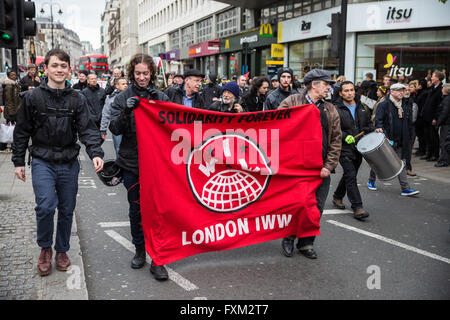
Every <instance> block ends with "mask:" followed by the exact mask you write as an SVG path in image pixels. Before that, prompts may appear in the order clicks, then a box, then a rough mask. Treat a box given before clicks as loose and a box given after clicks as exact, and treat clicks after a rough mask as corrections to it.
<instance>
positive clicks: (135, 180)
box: [123, 170, 145, 246]
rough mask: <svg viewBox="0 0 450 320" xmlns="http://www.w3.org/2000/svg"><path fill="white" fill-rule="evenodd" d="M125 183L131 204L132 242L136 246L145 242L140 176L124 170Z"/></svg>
mask: <svg viewBox="0 0 450 320" xmlns="http://www.w3.org/2000/svg"><path fill="white" fill-rule="evenodd" d="M123 184H124V186H125V188H126V189H127V191H128V195H127V197H128V203H129V205H130V209H129V213H128V216H129V218H130V226H131V237H132V243H133V244H134V245H135V246H139V245H143V244H144V243H145V239H144V231H143V230H142V221H141V204H140V201H141V196H140V192H139V189H140V184H139V176H137V175H135V174H134V173H133V172H131V171H128V170H124V171H123Z"/></svg>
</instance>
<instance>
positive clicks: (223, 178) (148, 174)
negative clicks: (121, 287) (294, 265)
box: [135, 100, 323, 265]
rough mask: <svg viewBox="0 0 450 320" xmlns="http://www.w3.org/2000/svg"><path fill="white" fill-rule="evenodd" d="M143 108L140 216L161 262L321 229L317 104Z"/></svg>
mask: <svg viewBox="0 0 450 320" xmlns="http://www.w3.org/2000/svg"><path fill="white" fill-rule="evenodd" d="M135 118H136V131H137V139H138V152H139V168H140V185H141V190H140V192H141V193H140V194H141V213H142V226H143V230H144V234H145V242H146V248H147V252H148V253H149V255H150V257H151V258H152V260H153V261H154V263H155V264H157V265H165V264H168V263H171V262H173V261H176V260H179V259H182V258H185V257H188V256H191V255H195V254H199V253H204V252H208V251H218V250H229V249H234V248H239V247H243V246H248V245H252V244H256V243H260V242H265V241H270V240H275V239H279V238H283V237H287V236H291V235H296V236H297V237H308V236H315V235H319V234H320V232H319V219H320V214H319V211H318V209H317V207H316V198H315V190H316V189H317V187H318V186H319V185H320V183H321V181H322V180H321V179H320V170H321V169H322V165H323V162H322V130H321V125H320V114H319V110H318V109H317V108H316V107H315V106H314V105H305V106H299V107H295V108H289V109H283V110H274V111H267V112H256V113H241V114H236V113H234V114H233V113H219V112H211V111H206V110H199V109H192V108H187V107H184V106H180V105H176V104H173V103H167V102H159V101H148V100H141V104H140V106H139V108H137V109H136V110H135Z"/></svg>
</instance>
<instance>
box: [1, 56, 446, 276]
mask: <svg viewBox="0 0 450 320" xmlns="http://www.w3.org/2000/svg"><path fill="white" fill-rule="evenodd" d="M45 63H46V65H47V70H46V75H45V77H38V76H37V75H36V67H35V66H34V65H30V66H29V68H28V73H27V75H26V76H25V77H24V78H23V79H21V80H20V81H19V79H18V78H17V75H16V74H15V73H14V72H9V73H8V75H7V78H5V79H1V80H0V83H1V84H2V89H3V93H2V94H1V95H0V96H1V97H3V105H4V108H3V114H4V117H5V119H6V121H7V123H8V124H12V125H14V124H15V125H16V129H15V132H14V142H13V146H12V150H13V158H12V160H13V162H14V164H15V167H16V175H17V177H18V178H20V179H21V180H25V154H26V150H27V148H28V141H29V139H30V138H31V139H32V146H31V148H30V154H31V157H32V158H33V162H32V168H33V171H32V176H33V187H34V190H35V193H36V201H37V207H36V215H37V223H38V231H37V238H38V245H39V246H40V247H41V248H42V250H41V255H40V258H39V262H38V272H39V274H40V275H48V274H50V272H51V258H52V250H51V246H52V241H53V240H52V239H53V238H52V235H53V215H54V212H55V207H56V205H55V203H59V204H58V210H59V215H60V221H59V222H58V230H57V238H56V247H55V249H56V251H57V254H56V255H57V258H56V264H57V269H58V270H62V271H64V270H67V268H68V266H69V265H70V260H69V258H68V257H67V255H66V252H67V251H68V248H69V239H70V230H71V225H72V216H73V209H74V208H75V200H76V193H77V191H76V189H77V181H78V170H79V164H78V161H77V156H78V153H79V149H80V147H79V146H78V144H77V138H79V141H81V142H82V143H83V144H85V146H86V150H87V152H88V155H89V156H90V158H91V159H92V161H93V164H94V167H95V170H96V172H101V171H102V169H103V160H102V158H103V156H104V154H103V151H102V148H101V145H102V143H103V142H104V141H105V139H106V136H107V130H108V129H109V130H110V131H111V133H112V134H113V141H114V147H115V151H116V158H117V159H116V161H115V166H117V167H120V168H121V169H122V171H123V176H122V177H121V178H122V182H123V184H124V186H125V188H126V189H127V200H128V202H129V218H130V225H131V235H132V242H133V244H134V245H135V247H136V253H135V256H134V257H133V259H132V261H131V267H132V268H136V269H137V268H142V267H143V266H144V265H145V255H146V253H145V246H144V234H143V231H142V224H141V215H140V214H141V213H140V204H139V203H140V194H139V161H138V150H137V138H136V128H135V121H134V113H133V109H135V108H136V107H137V106H138V105H139V99H140V98H148V99H154V100H159V101H170V102H174V103H177V104H180V105H184V106H186V107H191V108H198V109H206V110H212V111H219V112H226V113H242V112H260V111H267V110H276V109H279V108H288V107H294V106H299V105H303V104H314V105H316V106H317V108H318V109H319V111H320V116H321V125H322V133H323V145H322V150H323V154H322V155H323V163H324V165H323V168H322V170H321V174H320V176H321V178H322V179H323V183H322V185H321V186H320V187H319V189H318V190H317V193H316V196H317V200H318V207H319V210H320V212H321V213H322V212H323V209H324V206H325V201H326V199H327V196H328V193H329V189H330V174H332V173H334V172H335V169H336V167H337V166H338V165H339V164H340V165H341V167H342V169H343V175H342V177H341V179H340V181H339V184H338V185H337V187H336V189H335V190H334V193H333V200H332V203H333V204H334V206H336V207H337V208H339V209H345V205H344V203H343V198H344V197H345V196H346V195H347V196H348V199H349V201H350V202H351V208H352V210H353V212H354V217H355V218H356V219H358V220H364V219H366V218H367V217H368V216H369V213H368V212H367V211H366V210H365V208H364V206H363V201H362V199H361V195H360V192H359V189H358V186H357V181H356V179H357V174H358V170H359V168H360V166H361V164H362V160H363V158H362V155H361V154H360V153H359V152H358V150H357V148H356V144H357V142H358V141H359V139H361V137H359V136H358V135H359V133H364V134H368V133H371V132H382V133H384V134H385V135H386V137H387V138H388V139H389V143H390V144H391V145H392V147H393V148H394V150H395V151H396V153H397V154H398V156H399V157H400V159H402V160H404V161H405V164H406V166H405V169H404V170H403V171H402V172H401V173H400V175H399V176H398V180H399V183H400V187H401V195H402V196H413V195H417V194H418V193H419V191H417V190H413V189H411V188H410V186H409V184H408V181H407V178H406V177H407V175H410V176H415V175H416V174H415V173H414V171H413V168H412V165H411V156H412V154H413V146H414V145H415V141H416V139H417V141H418V149H417V151H416V152H415V153H414V154H415V155H416V156H421V158H420V159H422V160H425V161H431V162H436V164H435V166H436V167H444V166H448V165H449V163H450V159H449V144H450V141H449V139H450V137H449V131H450V130H449V128H450V110H449V109H450V105H449V104H450V98H449V92H450V84H443V82H444V80H445V75H444V74H443V73H442V72H440V71H438V70H436V71H434V72H433V73H432V75H431V76H430V77H427V78H425V79H415V80H411V81H409V80H407V79H392V78H390V77H389V76H385V77H384V79H383V83H377V82H376V81H375V80H374V79H373V75H372V74H371V73H368V74H366V76H365V77H366V79H365V80H364V81H363V82H362V83H359V84H357V85H355V84H354V83H353V82H351V81H347V80H346V79H345V77H344V76H340V77H338V78H337V79H336V80H333V79H332V78H331V77H330V75H329V74H328V72H326V71H324V70H320V69H313V70H308V72H307V73H306V74H305V76H304V78H303V81H302V82H300V81H299V80H298V76H297V75H294V73H293V71H292V69H290V68H286V67H283V68H280V69H279V70H278V72H277V74H276V75H275V76H272V77H271V78H269V77H268V76H265V75H261V76H258V77H254V78H249V77H248V75H239V76H238V75H236V76H233V77H232V78H231V79H230V80H228V79H227V78H226V77H225V76H222V77H221V76H219V75H215V74H208V75H205V74H203V73H202V72H200V71H199V70H186V71H185V72H184V73H183V74H169V75H167V76H166V77H165V79H164V84H163V86H162V87H159V86H158V84H159V82H158V80H157V67H156V65H155V64H154V62H153V59H152V58H151V57H150V56H148V55H146V54H137V55H135V56H134V57H133V58H132V59H131V61H130V63H129V65H128V69H127V70H126V75H125V73H124V72H123V71H121V70H119V69H116V70H114V72H113V76H112V77H111V79H109V80H108V82H107V85H106V87H105V89H103V88H101V87H100V86H99V84H98V79H97V75H96V74H95V73H88V72H86V71H81V72H80V73H79V74H78V82H77V83H76V84H75V85H74V86H72V85H71V84H70V83H69V82H68V81H67V78H68V77H69V74H70V58H68V55H67V54H66V53H65V52H64V51H61V50H52V51H50V52H49V53H48V54H47V56H46V59H45ZM61 70H62V71H61ZM61 106H64V110H62V109H61ZM39 108H43V109H42V110H38V111H39V112H37V113H36V112H35V109H39ZM36 114H38V116H36ZM62 119H63V120H62ZM1 148H3V149H5V148H6V146H4V145H3V146H1ZM49 172H64V175H63V174H61V176H60V175H59V174H56V175H54V174H50V173H49ZM376 178H377V177H376V174H375V173H374V172H373V171H372V172H371V173H370V176H369V177H368V184H367V186H368V188H369V189H370V190H376V189H377V187H376ZM48 181H55V183H51V184H49V183H48ZM56 182H58V183H56ZM55 188H56V192H55ZM294 240H295V236H292V237H289V238H285V239H283V241H282V248H283V253H284V254H285V255H286V256H288V257H290V256H292V253H293V246H294ZM313 243H314V237H309V238H301V239H299V240H298V243H297V248H298V249H299V250H300V252H301V253H302V254H304V255H305V256H306V257H308V258H311V259H315V258H317V254H316V252H315V251H314V248H313ZM150 271H151V273H152V274H153V276H154V277H155V278H156V279H158V280H166V279H168V273H167V271H166V269H165V268H164V266H156V265H153V264H152V265H151V268H150Z"/></svg>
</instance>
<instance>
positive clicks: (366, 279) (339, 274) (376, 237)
mask: <svg viewBox="0 0 450 320" xmlns="http://www.w3.org/2000/svg"><path fill="white" fill-rule="evenodd" d="M104 149H105V151H106V154H107V157H106V158H113V157H114V153H113V148H112V142H111V141H110V140H108V141H107V142H106V143H105V145H104ZM81 160H82V172H81V174H80V189H79V196H78V203H77V223H78V232H79V236H80V241H81V249H82V253H83V259H84V266H85V274H86V280H87V288H88V292H89V298H90V299H135V300H140V299H151V300H159V299H163V300H224V299H225V300H226V299H231V300H303V299H304V300H310V299H332V300H340V299H449V298H450V233H449V229H450V192H449V190H450V186H449V185H448V184H447V185H446V184H443V183H441V182H437V181H432V180H428V179H424V178H421V177H417V178H409V181H410V183H411V186H412V187H413V188H415V189H418V190H420V191H421V193H420V195H419V196H417V197H414V198H405V197H402V196H400V187H399V184H398V181H397V180H393V181H391V182H390V183H389V184H387V185H385V184H384V183H382V182H378V191H369V190H368V189H367V187H366V183H367V180H366V179H367V177H368V167H367V165H363V167H362V169H361V170H360V174H359V180H358V182H359V183H361V186H360V191H361V194H362V198H363V202H364V206H365V208H366V210H368V211H369V213H370V217H369V218H368V219H367V220H366V221H364V222H360V221H357V220H355V219H354V218H353V217H352V215H351V214H350V213H340V214H332V213H333V212H335V211H326V214H325V215H324V216H323V217H322V227H321V232H322V236H320V237H318V238H317V240H316V244H315V249H316V251H317V253H318V256H319V258H318V259H317V260H309V259H307V258H305V257H303V256H302V255H300V254H295V255H294V257H292V258H286V257H284V256H283V255H282V254H281V246H280V240H277V241H271V242H267V243H262V244H258V245H254V246H249V247H244V248H240V249H235V250H230V251H225V252H212V253H206V254H201V255H197V256H193V257H189V258H186V259H183V260H181V261H177V262H175V263H172V264H170V265H168V267H169V268H170V277H171V280H169V281H166V282H157V281H156V280H154V279H153V277H152V276H151V274H150V272H149V268H150V265H149V264H147V265H146V266H145V267H144V268H142V269H140V270H133V269H131V268H130V261H131V259H132V257H133V255H134V253H133V252H131V251H130V247H131V250H133V246H132V244H131V235H130V229H129V226H127V222H128V202H127V200H126V192H125V188H124V187H123V185H119V186H117V187H114V188H108V187H105V186H104V185H103V184H102V183H101V182H100V180H99V179H98V178H97V176H96V174H95V173H94V170H93V168H92V164H91V162H90V161H89V158H88V156H87V155H86V153H85V152H82V156H81ZM340 173H341V170H340V169H339V170H338V172H337V174H336V175H333V178H332V187H331V190H330V195H329V197H328V200H327V206H326V209H327V210H329V209H334V208H333V207H332V205H331V199H332V192H333V190H334V188H335V186H336V185H337V183H338V179H339V178H340ZM344 202H345V203H346V205H347V206H348V207H350V204H349V202H348V200H347V199H345V201H344ZM108 223H109V224H108ZM111 223H112V224H111ZM149 261H150V260H149V258H148V262H149Z"/></svg>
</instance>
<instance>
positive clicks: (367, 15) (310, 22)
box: [278, 0, 450, 43]
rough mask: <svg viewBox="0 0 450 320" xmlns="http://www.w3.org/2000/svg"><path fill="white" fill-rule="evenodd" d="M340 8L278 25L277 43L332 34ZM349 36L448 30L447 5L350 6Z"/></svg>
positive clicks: (415, 1) (390, 3)
mask: <svg viewBox="0 0 450 320" xmlns="http://www.w3.org/2000/svg"><path fill="white" fill-rule="evenodd" d="M340 10H341V9H340V7H334V8H331V9H327V10H323V11H319V12H316V13H312V14H309V15H305V16H301V17H298V18H294V19H290V20H286V21H283V22H279V23H278V43H285V42H292V41H298V40H306V39H312V38H317V37H323V36H327V35H330V34H331V29H330V28H329V27H328V26H327V24H328V23H329V22H331V14H333V13H336V12H340ZM347 10H348V11H347V32H368V31H378V30H398V29H420V28H432V27H448V26H449V10H450V6H449V4H448V3H446V4H443V3H441V2H439V1H437V0H436V1H422V0H411V1H381V2H368V3H358V4H349V5H348V9H347Z"/></svg>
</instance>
